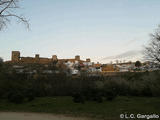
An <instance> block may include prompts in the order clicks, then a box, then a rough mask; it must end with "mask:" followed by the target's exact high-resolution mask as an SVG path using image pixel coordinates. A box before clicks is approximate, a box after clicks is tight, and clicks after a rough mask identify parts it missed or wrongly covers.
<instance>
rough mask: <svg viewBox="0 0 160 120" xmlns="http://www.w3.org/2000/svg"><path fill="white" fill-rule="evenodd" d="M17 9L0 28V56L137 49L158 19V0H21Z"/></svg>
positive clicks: (99, 54)
mask: <svg viewBox="0 0 160 120" xmlns="http://www.w3.org/2000/svg"><path fill="white" fill-rule="evenodd" d="M19 6H20V7H21V8H20V9H18V10H16V13H17V14H19V15H24V16H25V17H26V18H27V19H28V20H29V23H30V29H29V30H28V29H27V28H26V27H25V26H24V25H23V24H22V23H19V22H17V21H16V20H15V19H13V21H12V22H11V23H10V24H9V25H8V27H7V28H5V29H4V30H2V31H0V57H2V58H3V59H4V60H10V57H11V51H16V50H18V51H20V52H21V56H34V55H35V54H40V56H41V57H51V56H52V55H57V56H58V58H73V57H74V56H75V55H80V56H81V58H82V59H86V58H91V60H92V61H100V60H101V59H103V58H105V57H109V56H114V55H116V56H117V55H119V54H123V53H125V52H128V51H141V50H143V49H144V45H146V44H147V43H148V41H149V39H150V37H149V34H150V33H153V32H154V30H155V29H156V28H157V26H158V24H160V15H158V13H159V11H160V0H38V2H37V0H23V1H21V2H20V3H19Z"/></svg>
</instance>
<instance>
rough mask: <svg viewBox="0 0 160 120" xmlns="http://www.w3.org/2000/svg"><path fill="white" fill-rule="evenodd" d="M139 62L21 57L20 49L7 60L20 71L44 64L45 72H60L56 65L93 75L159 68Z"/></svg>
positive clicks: (32, 71) (43, 70) (71, 72)
mask: <svg viewBox="0 0 160 120" xmlns="http://www.w3.org/2000/svg"><path fill="white" fill-rule="evenodd" d="M138 62H139V65H136V62H131V61H130V62H124V63H118V61H117V63H114V64H112V63H110V64H101V63H94V62H92V61H91V59H90V58H87V59H86V60H81V59H80V56H79V55H76V56H75V58H71V59H59V58H58V57H57V55H52V57H51V58H43V57H40V55H39V54H36V55H35V57H21V54H20V51H12V54H11V61H6V63H7V64H10V65H12V67H13V68H14V69H16V71H17V72H18V73H23V72H28V73H36V72H37V70H36V69H32V70H28V67H27V66H28V65H30V64H35V65H41V66H44V68H42V70H41V71H42V72H43V73H54V72H56V73H58V72H59V70H53V69H52V68H51V67H50V66H51V65H52V66H53V65H54V66H56V67H57V68H61V70H63V71H65V72H66V73H67V74H70V75H80V74H81V73H82V72H83V73H84V72H86V73H88V74H91V75H95V74H96V75H98V74H100V75H101V74H103V75H115V74H117V73H121V72H144V71H154V70H158V69H159V68H158V66H156V65H153V64H152V63H151V62H145V63H141V62H140V61H138Z"/></svg>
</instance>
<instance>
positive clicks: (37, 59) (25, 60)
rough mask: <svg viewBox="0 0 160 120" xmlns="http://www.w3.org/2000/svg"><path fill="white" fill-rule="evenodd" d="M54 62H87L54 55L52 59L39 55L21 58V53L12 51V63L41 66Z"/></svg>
mask: <svg viewBox="0 0 160 120" xmlns="http://www.w3.org/2000/svg"><path fill="white" fill-rule="evenodd" d="M53 61H70V62H75V61H79V62H85V61H83V60H80V56H79V55H76V56H75V58H74V59H58V58H57V55H52V57H51V58H42V57H40V55H39V54H35V57H21V56H20V51H12V55H11V62H12V63H39V64H49V63H51V62H53ZM86 62H90V59H89V58H88V59H86Z"/></svg>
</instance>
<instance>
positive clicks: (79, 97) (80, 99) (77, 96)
mask: <svg viewBox="0 0 160 120" xmlns="http://www.w3.org/2000/svg"><path fill="white" fill-rule="evenodd" d="M72 97H73V101H74V102H75V103H84V102H85V100H84V96H83V95H82V94H80V93H74V94H73V96H72Z"/></svg>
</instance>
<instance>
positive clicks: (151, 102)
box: [0, 97, 160, 120]
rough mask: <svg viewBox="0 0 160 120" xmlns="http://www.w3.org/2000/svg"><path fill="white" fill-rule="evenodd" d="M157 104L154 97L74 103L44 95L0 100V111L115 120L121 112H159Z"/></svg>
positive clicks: (158, 99)
mask: <svg viewBox="0 0 160 120" xmlns="http://www.w3.org/2000/svg"><path fill="white" fill-rule="evenodd" d="M159 105H160V98H156V97H152V98H147V97H117V98H116V99H115V100H113V101H104V102H103V103H96V102H92V101H89V102H88V101H87V102H85V104H81V103H74V102H72V98H71V97H44V98H36V99H35V100H33V101H32V102H26V103H23V104H13V103H9V102H7V101H6V100H0V111H16V112H44V113H53V114H65V115H71V116H86V117H91V118H97V119H113V120H114V119H116V120H117V119H119V115H120V114H121V113H128V114H129V113H134V114H137V113H141V114H153V113H155V114H160V107H159Z"/></svg>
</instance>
